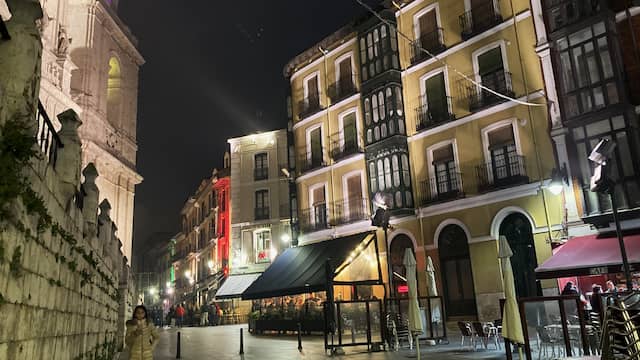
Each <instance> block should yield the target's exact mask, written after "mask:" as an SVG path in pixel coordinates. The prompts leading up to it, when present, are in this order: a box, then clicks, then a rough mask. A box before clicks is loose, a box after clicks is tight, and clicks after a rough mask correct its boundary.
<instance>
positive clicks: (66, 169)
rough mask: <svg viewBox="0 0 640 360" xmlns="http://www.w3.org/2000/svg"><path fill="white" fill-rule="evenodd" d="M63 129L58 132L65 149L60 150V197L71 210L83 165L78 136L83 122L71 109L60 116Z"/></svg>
mask: <svg viewBox="0 0 640 360" xmlns="http://www.w3.org/2000/svg"><path fill="white" fill-rule="evenodd" d="M58 120H59V121H60V124H62V128H61V129H60V131H59V132H58V136H60V140H61V141H62V143H63V144H64V147H63V148H61V149H59V150H58V168H57V172H58V175H59V176H60V188H59V195H60V199H61V200H62V204H63V205H64V206H66V208H67V210H69V205H70V203H71V200H72V199H73V197H74V196H75V194H76V192H77V189H78V184H79V183H80V166H81V164H82V150H81V146H82V143H81V142H80V137H79V136H78V127H80V125H82V121H80V119H79V118H78V114H76V112H75V111H73V110H71V109H69V110H67V111H65V112H63V113H62V114H60V115H58Z"/></svg>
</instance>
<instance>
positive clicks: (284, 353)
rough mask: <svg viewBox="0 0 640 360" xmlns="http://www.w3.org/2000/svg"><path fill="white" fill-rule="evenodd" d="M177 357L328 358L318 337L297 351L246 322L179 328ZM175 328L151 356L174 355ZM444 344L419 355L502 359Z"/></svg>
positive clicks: (162, 359)
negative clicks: (258, 332) (252, 330)
mask: <svg viewBox="0 0 640 360" xmlns="http://www.w3.org/2000/svg"><path fill="white" fill-rule="evenodd" d="M241 327H242V328H243V329H244V330H243V331H244V356H240V355H239V349H240V328H241ZM179 330H180V333H181V335H180V336H181V355H182V357H181V359H184V360H195V359H220V360H227V359H234V360H238V359H242V360H254V359H256V360H257V359H269V360H271V359H287V360H289V359H324V358H329V356H327V354H326V353H325V352H324V343H323V338H322V337H321V336H305V337H303V338H302V346H303V350H302V352H298V342H297V337H296V336H293V335H280V336H278V335H261V336H254V335H251V334H249V333H248V331H247V325H246V324H244V325H229V326H216V327H206V328H182V329H179ZM177 331H178V330H177V329H162V330H160V331H159V333H160V342H159V344H158V346H157V348H156V351H155V354H154V355H155V356H154V359H156V360H168V359H175V358H176V342H177V340H176V338H177ZM451 340H452V342H451V343H450V344H448V345H438V346H426V345H421V348H420V350H421V352H420V354H421V358H422V359H429V360H440V359H442V360H444V359H447V360H448V359H491V360H493V359H506V356H505V354H504V350H502V351H496V350H493V349H492V350H478V351H472V350H471V349H469V348H466V349H463V348H461V347H460V342H459V339H451ZM344 349H345V352H346V354H345V355H342V356H336V357H334V358H337V359H354V360H361V359H375V360H378V359H394V360H395V359H409V358H415V357H416V356H415V352H413V353H411V351H410V350H408V349H403V350H400V351H397V352H375V353H369V352H367V351H366V350H367V349H366V347H352V348H349V347H346V348H344Z"/></svg>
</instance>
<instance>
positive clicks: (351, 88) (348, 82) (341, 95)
mask: <svg viewBox="0 0 640 360" xmlns="http://www.w3.org/2000/svg"><path fill="white" fill-rule="evenodd" d="M357 92H358V88H357V87H356V77H355V76H354V75H348V76H341V77H340V78H339V79H338V81H336V82H334V83H333V84H331V85H329V98H330V99H331V103H333V104H335V103H337V102H339V101H340V100H343V99H346V98H348V97H349V96H351V95H353V94H355V93H357Z"/></svg>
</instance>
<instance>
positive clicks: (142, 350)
mask: <svg viewBox="0 0 640 360" xmlns="http://www.w3.org/2000/svg"><path fill="white" fill-rule="evenodd" d="M126 327H127V333H126V336H125V343H126V345H127V349H128V356H129V357H127V358H126V359H129V360H153V349H154V348H155V346H156V344H157V343H158V339H159V338H158V331H157V330H156V327H155V326H154V325H153V322H152V321H151V320H150V319H149V318H147V309H146V308H145V307H144V306H143V305H138V306H136V308H135V309H134V310H133V318H132V319H131V320H129V321H127V323H126Z"/></svg>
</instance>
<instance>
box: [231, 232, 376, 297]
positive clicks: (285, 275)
mask: <svg viewBox="0 0 640 360" xmlns="http://www.w3.org/2000/svg"><path fill="white" fill-rule="evenodd" d="M370 236H374V235H373V234H372V233H369V232H366V233H360V234H356V235H351V236H345V237H342V238H337V239H333V240H327V241H322V242H318V243H314V244H309V245H304V246H299V247H295V248H289V249H286V250H285V251H284V252H283V253H282V254H280V255H278V257H276V259H275V260H274V261H273V263H272V264H271V266H269V267H268V268H267V270H265V271H264V273H262V275H261V276H260V277H259V278H258V279H257V280H256V281H254V282H253V284H251V285H250V286H249V287H248V288H247V290H245V291H244V292H243V293H242V299H243V300H253V299H264V298H270V297H277V296H286V295H297V294H303V293H309V292H314V291H324V290H326V276H325V264H326V261H327V259H330V261H331V265H332V267H333V268H334V269H337V268H338V267H339V266H340V265H342V264H343V263H344V262H345V260H347V258H348V257H349V255H350V254H351V253H352V252H353V251H354V250H355V249H356V247H357V246H358V245H359V244H360V243H361V242H362V241H363V240H365V239H367V238H368V237H370Z"/></svg>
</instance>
